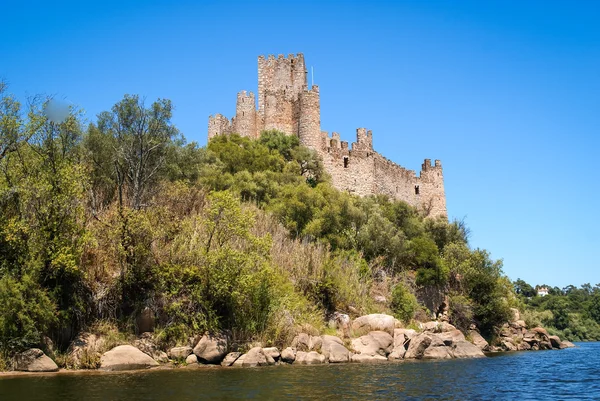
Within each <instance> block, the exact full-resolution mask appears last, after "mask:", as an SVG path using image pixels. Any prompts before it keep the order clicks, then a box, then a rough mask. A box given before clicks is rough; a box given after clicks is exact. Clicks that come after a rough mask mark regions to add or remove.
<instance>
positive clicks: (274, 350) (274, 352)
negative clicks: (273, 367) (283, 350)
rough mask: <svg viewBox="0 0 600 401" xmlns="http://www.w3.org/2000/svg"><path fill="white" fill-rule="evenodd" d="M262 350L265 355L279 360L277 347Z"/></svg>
mask: <svg viewBox="0 0 600 401" xmlns="http://www.w3.org/2000/svg"><path fill="white" fill-rule="evenodd" d="M263 352H264V353H265V355H269V356H270V357H271V358H273V359H274V360H276V361H277V360H279V357H280V356H281V354H280V353H279V350H278V349H277V347H268V348H263Z"/></svg>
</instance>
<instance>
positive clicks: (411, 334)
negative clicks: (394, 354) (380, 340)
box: [394, 328, 417, 345]
mask: <svg viewBox="0 0 600 401" xmlns="http://www.w3.org/2000/svg"><path fill="white" fill-rule="evenodd" d="M397 334H398V335H399V334H403V335H404V339H405V344H404V345H406V343H407V342H408V341H409V340H410V339H411V338H413V337H414V336H416V335H417V332H416V330H413V329H402V328H399V329H394V339H395V338H396V335H397Z"/></svg>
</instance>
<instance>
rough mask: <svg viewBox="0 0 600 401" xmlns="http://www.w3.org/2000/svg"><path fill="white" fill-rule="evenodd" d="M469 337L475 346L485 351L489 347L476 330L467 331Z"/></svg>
mask: <svg viewBox="0 0 600 401" xmlns="http://www.w3.org/2000/svg"><path fill="white" fill-rule="evenodd" d="M469 337H470V339H471V342H472V343H473V345H475V346H477V348H479V349H480V350H482V351H487V350H488V349H489V347H490V344H488V342H487V341H486V340H485V338H483V336H482V335H481V334H479V332H478V331H476V330H471V331H469Z"/></svg>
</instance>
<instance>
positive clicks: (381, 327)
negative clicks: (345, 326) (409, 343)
mask: <svg viewBox="0 0 600 401" xmlns="http://www.w3.org/2000/svg"><path fill="white" fill-rule="evenodd" d="M395 327H396V319H394V317H393V316H390V315H385V314H383V313H374V314H371V315H365V316H361V317H359V318H357V319H355V320H354V321H353V322H352V330H353V331H354V332H355V333H357V334H365V333H368V332H371V331H385V332H386V333H388V334H389V335H390V336H393V335H394V328H395Z"/></svg>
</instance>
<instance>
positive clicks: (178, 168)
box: [0, 87, 517, 356]
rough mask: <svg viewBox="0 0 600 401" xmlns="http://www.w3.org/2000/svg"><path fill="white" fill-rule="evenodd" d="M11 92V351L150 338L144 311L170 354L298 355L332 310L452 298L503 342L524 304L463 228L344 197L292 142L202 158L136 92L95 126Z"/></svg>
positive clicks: (275, 137) (0, 197)
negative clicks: (255, 348) (290, 347)
mask: <svg viewBox="0 0 600 401" xmlns="http://www.w3.org/2000/svg"><path fill="white" fill-rule="evenodd" d="M5 89H6V88H4V87H2V88H1V93H0V99H1V104H0V352H1V353H2V354H3V355H5V356H7V355H10V354H12V353H14V352H16V351H19V350H21V349H24V348H26V347H30V346H35V345H38V346H39V345H40V344H41V343H43V342H46V341H47V339H46V338H50V339H51V340H52V341H53V342H54V344H55V345H56V346H57V347H58V348H61V349H65V348H66V347H67V346H68V344H69V343H70V341H72V339H73V338H74V337H75V336H76V335H77V334H78V333H79V332H80V331H82V330H85V329H87V328H89V327H91V326H92V325H94V324H98V323H99V322H104V323H106V322H111V324H113V325H116V326H117V327H118V328H119V330H121V331H122V332H125V333H135V332H136V317H137V316H139V315H140V312H141V311H142V310H144V309H145V308H150V310H152V312H153V314H154V315H155V318H156V326H157V329H156V331H157V333H158V337H159V339H160V340H161V341H163V342H165V343H169V344H176V343H183V342H185V341H187V338H188V337H189V336H192V335H194V334H198V333H201V332H204V331H206V330H228V331H229V332H230V333H231V335H232V337H233V338H234V340H235V341H238V342H244V341H251V340H260V341H263V342H264V343H272V344H283V343H285V342H287V341H289V340H290V339H291V337H292V336H293V335H294V334H295V330H296V327H297V326H305V327H308V326H309V325H310V326H312V328H313V329H314V330H317V331H321V330H323V329H324V322H325V321H326V319H327V317H328V316H329V314H330V313H332V312H334V311H340V312H344V313H349V314H351V315H354V316H356V315H357V314H364V313H370V312H386V313H392V314H394V315H396V316H397V317H398V318H399V319H401V320H403V321H404V322H406V323H407V324H409V323H410V322H411V320H413V319H415V318H417V319H424V320H428V319H430V318H431V315H432V314H434V313H438V312H440V311H439V310H426V306H428V307H430V308H431V306H430V305H439V302H438V303H436V302H432V301H431V300H432V299H434V298H436V297H437V298H440V297H441V298H444V296H447V298H446V299H449V303H450V305H449V307H450V312H449V318H450V321H451V322H452V323H454V324H455V325H457V326H458V327H460V328H463V329H467V328H468V326H469V325H470V324H471V323H476V324H477V325H478V327H479V328H480V329H481V330H482V332H483V333H486V334H488V335H492V334H493V328H494V327H495V326H498V325H501V324H502V323H503V322H505V321H507V320H508V318H509V316H510V310H509V307H510V306H514V305H516V303H517V298H516V296H515V294H514V291H513V288H512V285H511V283H510V281H509V280H508V279H507V278H506V277H505V276H504V275H503V273H502V263H501V261H494V260H492V259H491V258H490V255H489V253H487V252H486V251H484V250H480V249H471V248H470V247H469V245H468V241H467V240H468V230H467V229H466V227H465V225H464V224H463V223H462V222H460V221H454V222H447V221H446V220H444V219H430V218H427V216H424V215H423V212H421V211H419V210H416V209H414V208H412V207H410V206H409V205H407V204H406V203H404V202H399V201H393V200H390V199H389V198H387V197H384V196H372V197H364V198H360V197H357V196H354V195H351V194H348V193H344V192H340V191H338V190H336V189H334V188H333V187H332V186H331V184H330V182H329V179H328V177H327V174H326V173H325V171H324V170H323V167H322V164H321V162H320V160H319V159H318V157H317V156H316V154H315V153H314V152H313V151H311V150H309V149H307V148H304V147H302V146H299V144H298V140H297V138H295V137H291V136H286V135H284V134H282V133H280V132H275V131H271V132H264V133H263V134H262V136H261V138H260V139H258V140H251V139H248V138H242V137H239V136H237V135H231V136H221V137H216V138H214V139H213V140H211V142H210V143H209V144H208V146H207V147H205V148H201V147H199V146H197V144H195V143H186V142H185V140H184V139H183V136H182V135H181V134H180V133H179V132H178V130H177V129H176V127H175V126H174V125H173V124H172V122H171V115H172V110H173V106H172V105H171V102H170V101H168V100H163V99H159V100H157V101H156V102H154V103H152V104H151V105H149V106H147V105H145V104H144V102H143V101H142V100H141V99H140V98H139V97H137V96H129V95H126V96H125V97H124V98H123V99H122V100H121V101H120V102H118V103H117V104H115V105H114V106H113V107H112V108H111V109H110V110H109V111H106V112H104V113H101V114H100V115H98V118H97V122H96V123H92V124H89V125H88V126H84V124H83V122H82V119H81V116H80V114H79V113H78V111H77V110H75V109H71V110H70V112H69V115H68V116H67V117H66V118H64V119H61V120H56V119H54V118H51V117H52V116H50V117H49V113H47V112H46V111H47V108H48V105H49V103H48V102H49V101H48V100H38V101H34V102H32V103H31V105H30V107H29V108H28V109H27V110H23V108H22V106H21V105H20V104H19V102H17V101H16V99H14V98H13V97H12V96H10V95H9V94H8V93H7V91H6V90H5ZM382 299H383V300H382ZM376 300H377V301H376ZM417 300H418V301H417ZM104 323H103V324H104Z"/></svg>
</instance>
